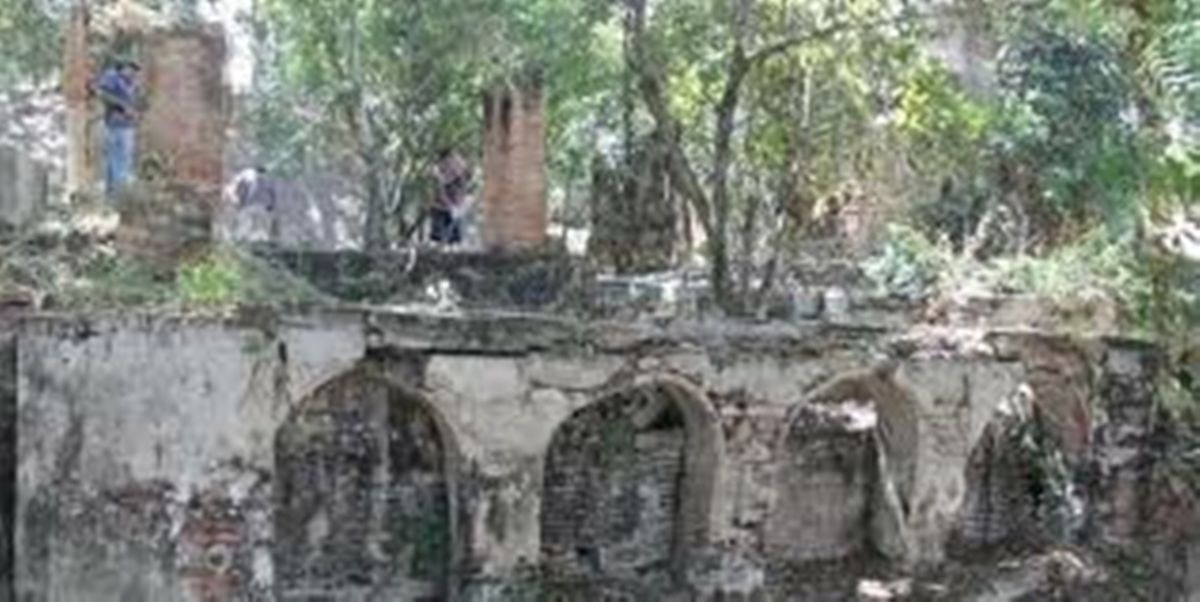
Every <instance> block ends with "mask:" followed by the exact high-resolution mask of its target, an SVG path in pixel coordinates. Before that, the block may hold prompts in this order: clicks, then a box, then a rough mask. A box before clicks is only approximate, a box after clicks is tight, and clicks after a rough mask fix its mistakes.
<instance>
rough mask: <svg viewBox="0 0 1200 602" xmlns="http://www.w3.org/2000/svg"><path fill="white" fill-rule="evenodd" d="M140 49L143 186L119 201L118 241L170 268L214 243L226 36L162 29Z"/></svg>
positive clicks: (217, 31)
mask: <svg viewBox="0 0 1200 602" xmlns="http://www.w3.org/2000/svg"><path fill="white" fill-rule="evenodd" d="M139 46H140V48H139V50H140V55H141V58H142V85H141V94H142V97H143V98H144V100H145V108H144V109H143V111H142V112H141V114H140V118H139V119H138V124H137V126H138V148H137V163H138V166H139V171H140V177H139V178H138V179H139V181H140V183H141V186H139V187H137V188H135V189H134V190H131V191H127V193H126V195H125V197H124V198H123V199H122V200H121V205H120V208H121V227H120V229H119V230H118V233H117V240H118V243H120V244H121V246H122V247H123V248H124V249H125V250H126V251H127V252H131V253H137V254H141V255H144V256H146V257H148V258H150V259H153V260H156V261H166V262H168V263H169V262H174V261H176V260H178V259H179V258H180V257H182V256H183V255H185V254H188V253H191V252H192V251H193V250H200V249H203V248H205V247H206V246H207V244H208V243H209V242H211V240H212V226H213V216H214V215H215V212H216V210H217V207H218V206H219V203H220V200H221V189H222V186H223V184H224V161H225V137H226V136H225V127H226V125H227V107H226V104H227V103H226V102H225V98H226V93H225V82H224V67H225V36H224V33H223V32H222V30H221V28H220V27H219V26H204V27H196V28H178V27H177V28H163V29H155V30H151V31H149V32H147V33H146V34H144V35H143V36H142V38H141V40H140V44H139Z"/></svg>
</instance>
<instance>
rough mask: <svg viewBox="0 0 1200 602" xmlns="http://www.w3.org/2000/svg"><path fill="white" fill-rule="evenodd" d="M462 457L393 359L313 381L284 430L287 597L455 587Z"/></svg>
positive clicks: (280, 441)
mask: <svg viewBox="0 0 1200 602" xmlns="http://www.w3.org/2000/svg"><path fill="white" fill-rule="evenodd" d="M458 464H459V452H458V448H457V445H456V440H455V438H454V436H453V433H452V431H451V429H450V428H449V426H448V425H447V423H446V422H445V420H444V419H443V417H442V416H441V414H440V413H439V412H438V411H437V410H436V408H434V407H433V405H432V404H430V403H429V401H428V400H427V399H426V398H425V397H423V396H422V395H420V394H419V393H417V392H416V391H414V390H412V389H410V388H408V387H406V386H404V385H403V384H401V383H398V382H396V381H395V379H394V378H392V377H391V376H389V374H388V371H387V370H386V369H385V368H384V367H383V366H382V365H380V364H378V363H374V362H369V363H364V364H361V365H359V366H357V367H355V368H353V369H351V370H348V371H346V372H345V373H343V374H341V375H339V376H336V377H334V378H332V379H330V380H329V381H327V382H325V383H324V384H322V385H320V386H319V387H317V388H316V389H314V390H313V391H312V392H311V393H310V394H309V395H308V396H306V397H305V398H304V399H303V400H302V401H301V402H300V403H299V404H297V405H296V406H295V408H294V409H293V411H292V412H291V413H290V415H289V417H288V419H287V421H286V422H285V423H284V424H283V425H282V426H281V427H280V428H279V430H278V432H277V433H276V437H275V469H276V480H275V498H274V529H275V539H274V542H275V543H274V549H273V556H274V565H275V576H276V579H275V581H276V588H277V593H278V595H279V597H280V599H283V600H308V599H325V598H334V599H376V598H380V597H382V599H405V600H443V599H447V598H451V597H453V592H455V591H456V590H457V583H456V581H455V574H456V571H455V570H454V567H456V566H458V564H459V557H460V549H461V542H460V534H459V529H458V495H457V479H456V475H457V466H458Z"/></svg>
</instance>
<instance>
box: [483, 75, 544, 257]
mask: <svg viewBox="0 0 1200 602" xmlns="http://www.w3.org/2000/svg"><path fill="white" fill-rule="evenodd" d="M483 118H484V137H483V144H484V146H483V172H484V179H483V240H484V244H486V245H487V246H488V247H492V248H499V249H522V248H536V247H539V246H541V245H542V244H543V243H544V242H545V240H546V221H547V218H546V173H545V168H544V164H545V155H546V140H545V129H546V128H545V120H544V118H543V98H542V87H541V82H540V81H538V79H537V78H532V81H529V82H526V83H524V84H522V85H519V86H512V85H501V86H497V87H496V88H494V89H493V90H491V91H490V92H488V93H487V94H485V95H484V105H483Z"/></svg>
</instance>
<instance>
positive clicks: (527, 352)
mask: <svg viewBox="0 0 1200 602" xmlns="http://www.w3.org/2000/svg"><path fill="white" fill-rule="evenodd" d="M960 334H961V333H960ZM18 337H19V338H18V340H19V343H18V347H19V349H18V355H19V363H18V368H19V370H18V391H19V397H20V400H19V422H18V425H19V429H20V434H21V437H20V438H19V439H18V441H17V469H16V470H17V482H18V490H17V500H16V517H17V518H16V522H17V537H16V548H17V552H18V553H17V563H16V580H17V589H18V593H19V594H20V599H22V600H30V601H37V600H50V599H53V600H64V601H67V602H73V601H76V600H87V601H89V602H94V601H100V602H103V601H107V600H122V601H124V600H137V599H147V600H156V601H157V600H162V601H166V602H171V601H174V600H189V599H196V598H197V597H199V598H202V599H203V598H204V597H205V596H207V597H208V598H207V599H216V600H223V599H264V600H270V599H287V598H288V597H289V594H288V592H291V594H292V596H291V597H293V598H294V597H295V596H296V595H298V593H299V591H300V590H303V589H306V588H311V589H315V590H319V591H318V593H317V594H316V595H318V596H320V595H325V596H334V597H337V596H341V595H342V594H347V592H351V593H355V594H359V593H364V594H365V592H366V591H377V592H384V593H387V594H388V595H393V596H395V597H416V596H418V595H427V596H431V597H439V596H441V595H442V594H443V593H445V596H446V597H452V596H457V597H458V598H459V599H467V600H473V599H479V600H483V599H515V598H517V597H518V596H520V595H532V593H531V592H533V593H536V592H538V591H542V592H543V593H553V591H554V589H555V587H556V586H557V585H560V584H561V583H558V582H556V581H555V579H559V580H560V581H566V582H567V583H566V586H567V588H566V589H565V590H559V591H565V592H566V593H567V594H568V597H569V595H570V594H578V593H580V592H583V593H584V594H587V593H591V592H596V591H603V592H607V593H613V594H619V595H634V596H635V597H636V596H642V597H643V598H644V599H667V597H668V596H670V595H685V594H686V595H688V596H690V597H691V599H697V600H711V599H715V598H717V597H725V598H726V599H727V598H728V597H729V596H760V597H762V596H767V597H773V598H774V599H804V597H805V596H806V595H807V594H806V593H804V592H810V591H813V590H812V589H811V588H809V589H796V587H799V586H796V587H793V585H794V584H792V583H791V582H789V581H788V580H787V579H784V578H780V577H779V576H778V575H775V574H774V572H775V571H777V570H778V569H777V567H776V566H775V565H776V564H777V562H776V561H780V560H781V561H785V562H786V561H789V560H790V561H798V562H800V563H802V564H803V563H808V564H805V566H806V567H809V568H806V570H812V571H815V573H814V574H813V575H812V579H811V580H810V581H812V580H820V579H818V578H820V577H822V576H829V575H834V574H835V572H836V571H839V570H840V571H842V572H843V573H844V572H845V569H844V568H843V569H838V568H836V566H835V565H838V564H839V563H840V562H841V561H842V559H843V558H845V557H847V556H853V555H858V553H859V552H867V551H872V550H873V551H879V552H882V553H883V555H884V557H885V559H891V560H892V561H894V565H895V566H900V567H904V566H911V565H929V564H935V563H937V562H939V561H941V560H942V559H943V558H944V557H945V555H946V551H947V550H946V546H947V543H948V541H949V540H950V538H951V537H952V535H953V534H954V532H955V529H956V527H957V526H959V525H960V524H961V517H962V515H963V508H964V505H965V504H968V502H967V501H966V500H968V499H969V498H970V495H971V494H970V491H969V490H970V488H971V487H973V486H974V485H973V484H972V481H971V478H970V477H969V475H970V470H969V469H968V459H969V458H970V457H971V454H972V451H973V450H977V449H979V445H980V442H981V441H983V440H985V439H984V437H985V432H986V429H987V425H988V423H989V422H991V421H992V420H993V419H994V416H995V415H996V410H997V408H998V407H1000V406H1001V404H1002V403H1004V401H1005V400H1008V399H1011V398H1012V396H1013V395H1015V394H1016V393H1017V392H1018V391H1019V390H1020V389H1021V386H1020V385H1021V384H1022V383H1023V382H1024V381H1025V380H1026V374H1025V372H1024V370H1023V368H1022V365H1021V362H1020V358H1019V354H1016V355H1012V354H1010V353H1009V352H1008V351H1006V349H1008V348H1006V347H1004V345H1002V344H1001V343H1000V342H997V341H993V340H990V339H988V340H976V339H968V340H967V342H963V340H954V339H952V340H946V339H936V338H931V337H930V336H928V335H927V334H926V335H922V336H919V337H918V336H910V335H909V334H908V333H887V332H882V331H878V330H869V329H862V328H852V327H819V328H818V327H809V328H798V327H795V326H789V325H779V324H771V325H764V326H761V327H759V326H755V325H739V327H738V328H736V329H729V328H725V327H723V325H690V326H680V325H672V326H671V327H668V328H659V327H650V326H638V325H633V324H614V323H581V322H571V321H568V320H562V319H558V318H547V317H537V316H530V315H503V316H500V315H474V314H471V315H464V316H457V317H446V316H442V317H436V316H430V315H423V314H410V313H396V312H360V311H325V312H313V313H307V314H305V313H301V314H292V315H287V316H277V315H273V314H268V313H255V312H249V313H243V314H239V315H236V316H233V317H230V318H226V319H198V318H197V319H186V318H166V317H147V316H128V317H124V318H103V319H99V318H97V319H85V318H82V317H71V318H65V317H58V318H50V317H47V318H38V319H31V320H28V321H26V322H25V323H23V324H22V325H21V327H20V329H19V331H18ZM1009 348H1011V346H1010V347H1009ZM1127 352H1128V353H1129V354H1130V355H1128V356H1126V355H1123V353H1124V352H1123V353H1116V352H1114V353H1113V354H1112V355H1111V356H1110V358H1109V368H1106V370H1107V373H1109V374H1111V376H1112V380H1111V386H1108V387H1107V388H1105V387H1102V388H1101V390H1103V391H1111V392H1112V393H1113V395H1115V396H1116V397H1115V398H1114V402H1113V403H1118V404H1119V403H1125V402H1126V401H1127V398H1128V396H1127V395H1125V393H1121V391H1125V392H1129V391H1142V389H1140V388H1138V389H1135V388H1130V387H1132V386H1133V383H1134V382H1141V380H1140V379H1141V378H1143V377H1144V372H1142V371H1141V369H1140V368H1138V370H1137V371H1132V370H1133V368H1137V367H1139V366H1142V365H1143V364H1142V363H1141V362H1142V360H1141V359H1138V358H1140V357H1141V355H1140V354H1139V352H1137V350H1128V351H1127ZM881 357H883V358H886V361H883V362H880V363H879V365H878V366H876V365H875V362H877V361H878V360H879V359H880V358H881ZM1126 359H1129V360H1130V361H1125V360H1126ZM864 366H870V368H868V369H865V370H864V369H863V367H864ZM1126 368H1129V369H1128V370H1127V369H1126ZM1118 377H1119V378H1118ZM1121 383H1126V384H1128V385H1129V386H1128V387H1125V385H1122V386H1121V387H1118V386H1117V385H1118V384H1121ZM1139 386H1140V385H1139ZM1122 387H1124V388H1122ZM1118 398H1119V399H1121V400H1122V401H1119V402H1118V401H1117V399H1118ZM828 412H834V414H832V415H826V414H827V413H828ZM860 413H861V416H862V417H863V419H862V421H861V422H860V421H859V419H858V418H854V419H853V420H850V417H852V416H860ZM1139 415H1140V414H1139ZM821 416H824V417H825V418H830V416H834V417H837V419H836V420H833V419H830V420H825V419H824V418H821V419H817V418H819V417H821ZM872 420H874V422H872ZM1122 432H1123V431H1122ZM1104 440H1107V439H1104ZM1121 470H1124V469H1121ZM1114 473H1115V474H1114ZM1102 474H1103V475H1108V477H1106V478H1107V480H1105V481H1104V482H1105V483H1112V484H1114V485H1115V484H1117V483H1122V482H1125V481H1124V480H1122V479H1119V478H1117V477H1121V476H1122V475H1121V474H1120V473H1119V472H1116V469H1114V471H1110V472H1107V473H1102ZM1131 476H1132V475H1131ZM1122 478H1123V477H1122ZM1106 491H1107V490H1106ZM1113 491H1114V493H1117V492H1119V491H1120V489H1119V488H1114V489H1113ZM1106 499H1107V498H1106ZM1112 499H1114V500H1124V499H1126V498H1125V497H1120V496H1116V497H1114V498H1112ZM1105 508H1107V506H1105ZM1109 514H1110V513H1109V512H1108V511H1107V510H1105V511H1103V512H1100V516H1101V518H1103V519H1104V520H1106V521H1108V520H1109V519H1108V518H1105V517H1107V516H1109ZM389 516H390V517H391V518H389ZM396 516H399V517H401V518H400V519H399V520H394V519H395V517H396ZM418 516H419V517H420V518H419V519H416V520H410V517H418ZM322 517H323V518H322ZM440 517H444V521H443V520H442V519H441V518H440ZM396 524H400V525H404V526H403V527H402V528H401V531H400V532H395V531H388V530H387V528H385V527H384V526H382V525H396ZM330 525H336V526H337V527H338V528H339V529H340V531H339V530H337V529H333V528H330V529H329V530H326V529H325V527H329V526H330ZM405 529H412V530H411V531H408V530H405ZM415 541H422V542H425V543H427V544H432V545H430V547H428V548H424V549H422V548H421V546H414V545H411V544H412V542H415ZM830 558H832V559H834V560H833V561H832V564H828V565H827V564H821V563H816V564H813V563H811V562H810V561H813V560H822V559H830ZM431 560H432V562H430V561H431ZM793 563H794V562H793ZM385 567H389V568H391V569H393V570H391V571H387V570H385ZM797 574H798V575H800V576H801V577H803V576H804V573H803V572H800V573H797ZM385 575H388V576H386V577H385ZM393 575H394V576H396V580H394V581H393V577H392V576H393ZM403 575H407V577H403ZM835 576H836V575H835ZM841 577H843V578H844V577H846V575H844V574H842V575H841ZM354 580H357V581H359V583H349V584H347V582H349V581H354ZM572 580H574V583H572V582H571V581H572ZM834 581H837V580H830V582H831V583H832V582H834ZM572 586H578V587H582V589H571V587H572ZM592 586H595V587H592ZM393 587H394V589H389V588H393ZM597 587H598V588H599V589H597ZM522 592H524V593H522ZM798 592H800V593H798ZM827 593H828V594H829V595H831V596H835V598H834V599H837V598H836V595H838V594H839V593H840V594H841V595H844V594H846V593H847V592H846V591H845V590H844V588H843V589H841V590H836V589H830V590H828V592H827ZM347 595H348V594H347ZM822 595H825V594H822ZM843 597H844V596H843Z"/></svg>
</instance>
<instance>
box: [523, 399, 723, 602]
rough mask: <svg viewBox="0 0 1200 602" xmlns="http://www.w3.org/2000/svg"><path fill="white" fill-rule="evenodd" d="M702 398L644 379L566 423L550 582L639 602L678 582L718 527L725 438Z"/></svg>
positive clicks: (547, 517) (546, 540)
mask: <svg viewBox="0 0 1200 602" xmlns="http://www.w3.org/2000/svg"><path fill="white" fill-rule="evenodd" d="M704 399H705V398H704V397H703V396H702V395H701V394H699V393H698V392H697V391H695V390H694V389H692V388H691V387H690V386H689V385H687V384H686V383H682V382H679V381H677V380H675V379H670V378H646V379H641V380H639V381H637V382H635V383H633V385H632V386H630V387H628V388H625V389H622V390H619V391H616V392H612V393H609V394H606V395H604V396H603V397H601V398H599V399H598V400H596V401H595V402H593V403H591V404H589V405H587V406H585V407H583V408H582V409H580V410H578V411H576V412H575V413H574V414H572V415H571V416H570V417H569V418H568V419H567V420H565V421H564V422H563V423H562V424H561V425H559V427H558V428H557V430H556V431H555V433H554V435H553V437H552V439H551V442H550V446H549V449H548V451H547V454H546V460H545V470H544V473H543V474H544V480H543V498H542V513H541V533H542V543H541V558H542V565H543V568H544V569H545V574H546V576H547V580H548V582H549V583H551V584H571V587H572V588H582V589H572V590H571V592H572V595H579V594H587V595H600V594H601V592H604V593H607V594H614V593H623V594H626V595H633V596H634V597H635V598H638V599H641V597H644V596H646V595H652V593H653V592H656V591H662V590H661V589H659V588H669V587H672V586H673V585H675V584H678V583H679V581H680V580H681V578H682V575H683V571H684V567H685V566H686V565H687V561H688V558H687V554H688V551H689V550H694V549H696V548H697V547H698V546H703V545H705V544H706V543H708V541H709V540H710V538H711V534H712V528H713V524H714V514H715V512H714V506H713V501H714V493H715V489H716V486H717V479H718V473H719V467H720V463H721V457H722V438H721V430H720V425H719V423H718V421H717V417H716V413H715V412H714V411H713V410H712V408H711V407H710V406H709V405H708V404H707V403H706V402H705V401H704ZM639 596H641V597H639Z"/></svg>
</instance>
